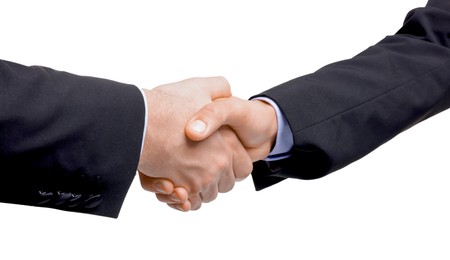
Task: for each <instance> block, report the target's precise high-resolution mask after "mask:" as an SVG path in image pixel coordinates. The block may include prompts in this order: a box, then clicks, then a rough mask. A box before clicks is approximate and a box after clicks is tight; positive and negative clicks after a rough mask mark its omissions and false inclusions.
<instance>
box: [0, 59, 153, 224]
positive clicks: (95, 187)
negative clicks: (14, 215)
mask: <svg viewBox="0 0 450 260" xmlns="http://www.w3.org/2000/svg"><path fill="white" fill-rule="evenodd" d="M144 117H145V105H144V100H143V97H142V94H141V92H140V90H139V89H138V88H136V87H135V86H131V85H126V84H122V83H118V82H113V81H109V80H104V79H98V78H92V77H82V76H77V75H73V74H69V73H66V72H61V71H55V70H52V69H49V68H44V67H26V66H22V65H18V64H15V63H11V62H7V61H0V201H2V202H7V203H17V204H25V205H32V206H42V207H51V208H57V209H62V210H68V211H75V212H86V213H91V214H96V215H102V216H108V217H117V216H118V214H119V211H120V208H121V206H122V203H123V200H124V198H125V195H126V193H127V191H128V188H129V186H130V184H131V182H132V180H133V178H134V176H135V173H136V168H137V164H138V161H139V156H140V149H141V145H142V137H143V128H144Z"/></svg>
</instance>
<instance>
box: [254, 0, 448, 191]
mask: <svg viewBox="0 0 450 260" xmlns="http://www.w3.org/2000/svg"><path fill="white" fill-rule="evenodd" d="M261 96H266V97H269V98H271V99H273V100H274V101H275V102H276V103H277V104H278V106H279V107H280V109H281V110H282V112H283V113H284V115H285V116H286V118H287V120H288V122H289V125H290V127H291V130H292V131H293V134H294V148H293V150H292V156H291V157H290V158H289V159H285V160H281V161H277V162H270V163H269V162H257V163H255V165H254V166H255V167H254V171H253V174H252V175H253V179H254V182H255V186H256V189H257V190H259V189H262V188H265V187H267V186H270V185H272V184H274V183H277V182H279V181H281V180H283V179H285V178H300V179H315V178H320V177H322V176H325V175H327V174H329V173H331V172H333V171H336V170H338V169H340V168H342V167H344V166H346V165H348V164H350V163H352V162H354V161H355V160H358V159H360V158H361V157H363V156H365V155H367V154H368V153H370V152H371V151H373V150H374V149H376V148H377V147H379V146H380V145H382V144H383V143H385V142H387V141H388V140H390V139H391V138H393V137H394V136H395V135H397V134H399V133H401V132H402V131H404V130H406V129H408V128H409V127H411V126H413V125H415V124H417V123H419V122H421V121H423V120H425V119H426V118H428V117H430V116H433V115H435V114H437V113H439V112H441V111H443V110H445V109H447V108H448V107H449V106H450V1H448V0H434V1H429V2H428V4H427V6H426V7H424V8H418V9H414V10H412V11H411V12H409V13H408V15H407V17H406V19H405V22H404V25H403V27H402V28H401V29H400V30H399V31H398V32H397V33H396V34H395V35H393V36H388V37H386V38H385V39H383V40H382V41H380V42H379V43H377V44H376V45H374V46H372V47H370V48H368V49H367V50H365V51H363V52H362V53H360V54H359V55H357V56H355V57H354V58H352V59H349V60H344V61H340V62H337V63H334V64H330V65H328V66H325V67H323V68H321V69H320V70H318V71H316V72H315V73H312V74H309V75H306V76H303V77H299V78H297V79H294V80H291V81H289V82H286V83H284V84H282V85H280V86H277V87H275V88H273V89H270V90H268V91H266V92H264V93H262V94H261Z"/></svg>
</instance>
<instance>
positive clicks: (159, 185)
mask: <svg viewBox="0 0 450 260" xmlns="http://www.w3.org/2000/svg"><path fill="white" fill-rule="evenodd" d="M153 188H154V189H155V192H158V193H166V191H165V190H164V185H163V184H162V183H161V182H157V183H155V184H154V185H153Z"/></svg>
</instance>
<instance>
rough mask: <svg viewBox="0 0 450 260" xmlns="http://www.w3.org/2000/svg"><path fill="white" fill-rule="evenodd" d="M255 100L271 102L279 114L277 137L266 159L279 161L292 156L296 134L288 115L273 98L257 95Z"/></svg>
mask: <svg viewBox="0 0 450 260" xmlns="http://www.w3.org/2000/svg"><path fill="white" fill-rule="evenodd" d="M253 100H262V101H264V102H267V103H269V104H270V105H271V106H272V107H273V108H274V109H275V112H276V115H277V123H278V132H277V139H276V141H275V145H274V147H273V149H272V151H271V152H270V154H269V156H268V157H267V158H266V159H264V160H265V161H277V160H281V159H286V158H288V157H290V156H291V150H292V147H294V135H293V134H292V130H291V128H290V127H289V124H288V122H287V120H286V117H285V116H284V115H283V113H282V112H281V110H280V108H279V107H278V105H277V104H276V103H275V102H274V101H273V100H272V99H270V98H266V97H257V98H254V99H253Z"/></svg>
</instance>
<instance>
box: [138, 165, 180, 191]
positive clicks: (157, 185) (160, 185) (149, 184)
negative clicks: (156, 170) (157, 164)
mask: <svg viewBox="0 0 450 260" xmlns="http://www.w3.org/2000/svg"><path fill="white" fill-rule="evenodd" d="M139 179H140V181H141V186H142V188H143V189H144V190H146V191H150V192H154V193H158V194H172V193H173V192H174V185H173V183H172V182H171V181H169V180H166V179H161V178H153V177H150V176H147V175H145V174H143V173H142V172H140V171H139Z"/></svg>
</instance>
